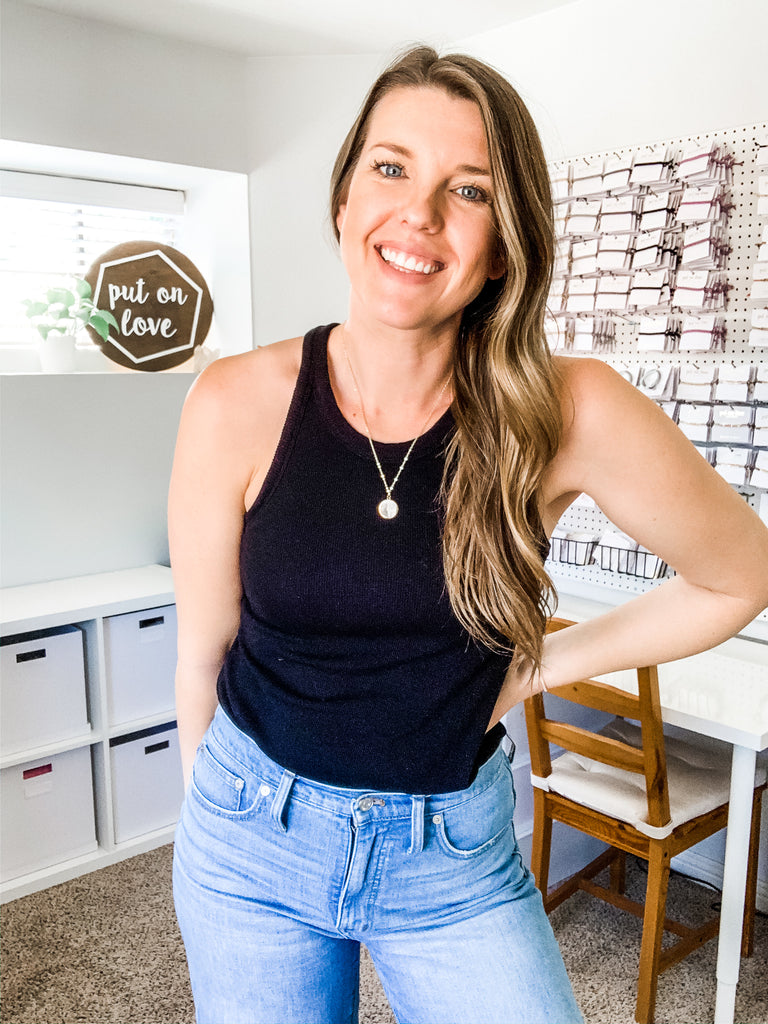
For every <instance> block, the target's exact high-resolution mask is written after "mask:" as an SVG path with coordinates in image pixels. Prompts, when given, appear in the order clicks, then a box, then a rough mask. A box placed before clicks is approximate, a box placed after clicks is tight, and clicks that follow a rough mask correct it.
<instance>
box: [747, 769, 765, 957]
mask: <svg viewBox="0 0 768 1024" xmlns="http://www.w3.org/2000/svg"><path fill="white" fill-rule="evenodd" d="M764 788H765V787H764V786H760V787H759V788H757V789H756V790H755V793H754V796H753V798H752V826H751V829H750V833H749V860H748V861H747V887H746V892H745V898H744V930H743V931H742V933H741V955H742V956H752V952H753V950H754V945H755V902H756V899H757V854H758V849H759V847H760V812H761V809H762V802H763V789H764Z"/></svg>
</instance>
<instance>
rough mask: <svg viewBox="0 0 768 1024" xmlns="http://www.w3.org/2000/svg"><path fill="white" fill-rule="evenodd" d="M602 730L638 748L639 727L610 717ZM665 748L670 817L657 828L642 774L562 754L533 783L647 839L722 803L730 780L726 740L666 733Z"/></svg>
mask: <svg viewBox="0 0 768 1024" xmlns="http://www.w3.org/2000/svg"><path fill="white" fill-rule="evenodd" d="M601 733H602V735H604V736H608V737H610V738H611V739H617V740H622V741H623V742H625V743H629V744H630V745H631V746H633V747H637V748H638V749H639V748H640V747H641V746H642V743H641V738H640V727H639V726H637V725H633V724H632V723H630V722H627V721H625V720H624V719H621V718H617V719H614V720H613V721H612V722H610V723H609V724H608V725H607V726H606V727H605V728H603V729H602V730H601ZM665 748H666V755H667V779H668V782H669V807H670V813H671V820H670V822H669V823H668V824H667V825H664V826H661V827H659V828H656V827H654V826H652V825H649V824H648V799H647V796H646V792H645V776H644V775H637V774H635V773H634V772H628V771H625V770H624V769H621V768H614V767H611V766H610V765H606V764H602V763H601V762H600V761H593V760H592V759H591V758H588V757H582V756H581V755H580V754H572V753H570V752H566V753H564V754H562V755H560V757H556V758H554V759H553V760H552V774H551V775H549V776H548V777H547V778H546V779H541V778H539V777H537V776H532V782H533V784H534V786H538V787H539V788H540V789H547V790H549V791H550V792H553V793H559V794H560V795H561V796H564V797H566V798H567V799H569V800H573V801H574V802H575V803H579V804H582V805H583V806H585V807H589V808H591V809H592V810H595V811H601V812H602V813H604V814H609V815H611V817H613V818H618V819H619V820H620V821H626V822H629V824H631V825H633V826H634V827H635V828H636V829H637V830H638V831H639V832H642V833H644V834H645V835H647V836H650V837H651V838H654V839H663V838H665V837H666V836H668V835H669V834H670V833H671V832H672V831H673V830H674V829H675V828H677V827H678V825H681V824H682V823H683V822H685V821H690V820H691V819H692V818H696V817H697V816H698V815H700V814H705V813H706V812H707V811H711V810H714V808H715V807H719V806H720V804H724V803H726V802H727V801H728V798H729V795H730V781H731V747H730V745H729V744H727V743H714V744H710V743H709V741H707V743H706V745H697V744H696V743H695V742H689V741H688V740H683V739H679V738H678V737H669V738H665ZM764 781H765V770H764V769H760V768H758V769H757V770H756V772H755V785H756V786H758V785H762V783H763V782H764Z"/></svg>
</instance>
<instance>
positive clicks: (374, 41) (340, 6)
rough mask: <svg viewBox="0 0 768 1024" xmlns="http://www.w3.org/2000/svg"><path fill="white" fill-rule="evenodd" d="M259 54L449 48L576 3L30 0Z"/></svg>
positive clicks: (502, 0) (519, 0) (526, 0)
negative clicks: (423, 45)
mask: <svg viewBox="0 0 768 1024" xmlns="http://www.w3.org/2000/svg"><path fill="white" fill-rule="evenodd" d="M26 2H28V3H31V4H32V5H33V6H37V7H46V8H48V9H50V10H54V11H59V12H61V13H64V14H71V15H77V16H81V17H87V18H93V19H96V20H98V21H106V22H110V23H112V24H116V25H122V26H127V27H130V28H137V29H142V30H143V31H151V32H155V33H158V34H160V35H167V36H171V37H174V38H177V39H185V40H188V41H190V42H198V43H206V44H208V45H210V46H218V47H222V48H224V49H227V50H235V51H237V52H241V53H248V54H253V55H258V56H284V55H290V54H293V55H299V54H344V53H386V52H388V51H391V50H393V49H394V48H398V47H401V46H403V45H404V44H407V43H410V42H413V41H420V40H426V41H429V42H434V43H437V44H438V45H439V44H441V43H449V42H450V41H451V40H456V39H463V38H466V37H468V36H473V35H476V34H478V33H480V32H484V31H486V30H488V29H493V28H498V27H499V26H500V25H506V24H509V23H510V22H513V21H517V20H519V19H521V18H527V17H530V16H531V15H534V14H539V13H541V12H543V11H547V10H550V9H551V8H554V7H561V6H564V5H565V4H567V3H571V2H573V0H386V2H382V0H26Z"/></svg>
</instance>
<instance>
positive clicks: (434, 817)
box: [432, 814, 443, 825]
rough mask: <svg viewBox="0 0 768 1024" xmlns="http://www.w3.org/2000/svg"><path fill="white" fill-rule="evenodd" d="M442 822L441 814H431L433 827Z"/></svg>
mask: <svg viewBox="0 0 768 1024" xmlns="http://www.w3.org/2000/svg"><path fill="white" fill-rule="evenodd" d="M442 820H443V816H442V814H433V815H432V821H433V822H434V823H435V825H439V824H440V822H441V821H442Z"/></svg>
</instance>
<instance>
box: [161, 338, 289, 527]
mask: <svg viewBox="0 0 768 1024" xmlns="http://www.w3.org/2000/svg"><path fill="white" fill-rule="evenodd" d="M301 350H302V339H301V338H290V339H288V340H287V341H281V342H277V343H276V344H274V345H269V346H266V347H265V348H261V349H256V350H255V351H253V352H245V353H243V354H241V355H236V356H225V357H224V358H222V359H217V360H216V361H215V362H214V363H211V365H210V366H208V367H207V368H206V369H205V370H204V371H203V372H202V373H201V374H200V376H199V377H198V378H197V380H196V381H195V383H194V384H193V385H192V388H191V389H190V391H189V394H188V395H187V399H186V401H185V403H184V409H183V411H182V415H181V423H180V426H179V437H178V441H177V445H176V457H175V460H174V466H175V479H177V480H183V479H185V475H184V467H185V466H186V467H187V469H188V473H187V476H188V478H189V482H190V486H194V481H195V480H196V479H199V477H200V473H201V471H202V470H203V469H204V471H205V476H206V479H208V480H209V481H211V482H212V483H216V485H217V486H218V487H219V489H220V490H231V491H232V493H233V494H234V495H236V497H237V501H238V503H240V504H241V507H242V504H243V503H245V506H246V507H249V505H250V504H251V502H252V501H253V499H254V498H255V496H256V494H258V490H259V487H260V485H261V482H262V481H263V479H264V476H265V474H266V472H267V469H268V468H269V466H270V464H271V462H272V459H273V458H274V454H275V450H276V449H277V445H278V442H279V440H280V435H281V433H282V430H283V426H284V424H285V419H286V416H287V415H288V409H289V407H290V404H291V398H292V397H293V392H294V389H295V387H296V380H297V378H298V375H299V369H300V366H301Z"/></svg>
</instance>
